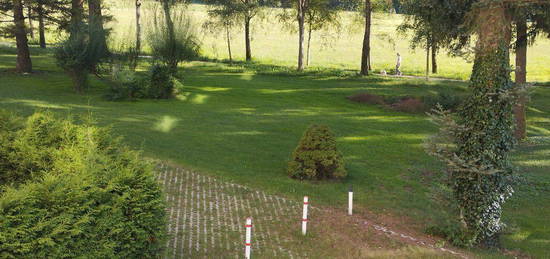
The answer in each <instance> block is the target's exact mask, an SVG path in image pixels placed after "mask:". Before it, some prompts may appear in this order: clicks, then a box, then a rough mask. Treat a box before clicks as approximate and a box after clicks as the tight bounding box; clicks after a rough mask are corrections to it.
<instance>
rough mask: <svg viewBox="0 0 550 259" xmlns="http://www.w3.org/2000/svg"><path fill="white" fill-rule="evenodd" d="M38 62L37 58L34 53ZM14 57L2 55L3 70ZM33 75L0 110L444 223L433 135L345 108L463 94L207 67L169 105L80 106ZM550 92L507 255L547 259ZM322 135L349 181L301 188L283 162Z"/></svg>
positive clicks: (59, 76)
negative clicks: (94, 125) (310, 134)
mask: <svg viewBox="0 0 550 259" xmlns="http://www.w3.org/2000/svg"><path fill="white" fill-rule="evenodd" d="M33 51H35V50H33ZM14 61H15V57H14V55H13V54H12V53H11V52H10V51H4V52H0V70H5V69H9V68H13V67H14V66H15V62H14ZM33 62H34V64H35V68H36V69H37V70H39V72H37V73H35V74H33V75H16V74H13V73H11V72H0V79H1V80H0V108H5V109H9V110H12V111H17V112H19V113H21V114H23V115H28V114H31V113H32V112H33V111H34V110H36V109H50V110H53V111H56V112H57V113H59V114H60V115H66V114H86V115H88V114H91V115H92V116H93V118H95V119H96V120H97V121H98V123H99V124H102V125H111V126H112V127H113V129H114V131H115V132H116V133H118V134H120V135H122V136H124V140H125V142H127V143H128V144H130V145H132V146H133V147H136V148H140V149H142V150H143V151H144V153H145V154H146V155H147V156H150V157H155V158H159V159H163V160H169V161H173V162H176V163H178V164H181V165H183V166H184V167H187V168H191V169H196V170H200V171H202V172H205V173H207V174H210V175H213V176H216V177H219V178H221V179H227V180H232V181H235V182H238V183H242V184H245V185H249V186H253V187H255V188H259V189H262V190H265V191H267V192H269V193H276V194H280V195H284V196H287V197H290V198H293V199H300V198H301V197H302V196H303V195H309V196H310V197H311V202H312V203H313V204H322V205H328V206H334V207H344V206H345V201H346V195H347V193H346V190H347V186H348V185H349V184H353V185H354V187H355V190H356V203H357V207H358V211H361V210H363V209H368V210H371V211H374V212H377V213H392V214H394V215H400V216H406V217H408V218H410V222H411V224H413V225H414V227H415V228H417V229H419V230H422V229H424V228H425V227H426V226H428V225H431V224H435V223H438V222H441V221H442V220H443V219H444V218H445V216H446V213H445V211H444V210H442V208H441V206H442V205H441V202H440V200H441V195H440V194H439V193H440V190H441V188H440V187H439V185H440V184H439V183H438V181H437V180H438V179H440V178H441V176H440V175H439V173H437V172H438V170H439V169H440V167H441V165H440V164H438V163H437V162H435V160H434V159H432V158H431V157H429V156H427V155H426V154H425V153H424V151H423V148H422V142H423V140H424V139H425V138H426V137H427V136H428V135H430V134H432V133H434V132H435V131H436V128H435V126H433V125H432V124H431V123H430V122H429V121H428V119H427V117H426V116H425V115H421V114H419V115H414V114H406V113H400V112H394V111H389V110H387V109H384V108H381V107H376V106H371V105H365V104H357V103H351V102H349V101H348V100H347V99H346V98H345V97H346V96H349V95H351V94H354V93H358V92H370V93H376V94H381V95H392V96H396V95H415V96H421V95H427V94H436V93H438V92H450V93H455V94H464V93H465V92H466V90H465V89H466V85H465V84H463V83H449V82H429V83H426V82H425V81H421V80H405V79H403V80H399V79H385V78H381V77H369V78H341V77H329V76H276V75H260V74H257V73H254V72H253V71H247V70H243V69H240V68H238V69H234V68H228V67H226V66H225V65H221V64H215V63H201V62H196V63H192V64H188V65H186V67H185V69H184V72H183V73H184V75H185V83H184V84H185V85H186V87H187V89H188V92H186V94H185V95H184V96H182V97H180V98H179V99H177V100H164V101H151V100H147V101H138V102H108V101H105V100H104V99H103V97H102V95H103V94H104V93H105V89H106V86H105V85H104V84H103V83H101V82H99V81H96V80H93V81H92V83H93V88H92V89H91V90H90V91H89V92H88V93H87V94H85V95H77V94H74V93H73V92H72V91H71V86H70V81H69V80H68V78H67V77H66V76H65V75H64V74H63V73H61V72H60V71H59V70H58V69H57V68H55V65H54V61H53V59H52V58H51V57H50V56H48V55H46V54H44V53H39V52H35V53H34V55H33ZM549 99H550V88H548V87H546V88H540V89H538V90H536V92H535V93H534V95H533V101H532V103H531V106H530V107H529V135H530V136H531V139H530V141H529V143H527V144H524V145H523V147H522V148H521V150H520V151H519V152H518V154H517V155H516V156H515V158H516V160H517V165H518V166H521V170H520V172H521V174H522V175H523V176H524V182H525V183H524V184H523V185H522V186H521V187H520V188H518V190H517V192H516V195H515V196H514V198H513V199H512V200H511V201H510V202H509V203H508V204H507V205H506V210H505V220H506V221H507V222H509V223H510V226H511V227H512V228H511V230H512V231H511V233H510V234H507V235H506V236H505V237H504V241H505V245H506V248H509V249H520V250H521V251H524V252H525V253H528V254H530V255H532V256H535V257H539V258H543V257H545V256H547V255H548V254H550V221H549V220H548V219H549V218H548V215H550V206H549V205H548V204H550V203H549V202H550V175H549V174H548V172H549V169H550V157H549V156H550V114H549V113H550V102H548V100H549ZM314 123H319V124H326V125H329V126H330V127H331V128H332V129H333V131H334V132H335V133H336V135H337V137H338V145H339V148H340V149H341V151H342V152H343V154H344V156H345V160H346V168H347V169H348V172H349V177H348V178H347V179H346V180H345V181H344V182H331V183H308V182H299V181H295V180H291V179H289V178H288V177H287V176H286V174H285V168H286V163H287V161H288V159H289V157H290V154H291V152H292V151H293V149H294V148H295V147H296V144H297V142H298V140H299V138H300V137H301V135H302V133H303V131H304V130H305V129H306V128H307V127H308V125H310V124H314Z"/></svg>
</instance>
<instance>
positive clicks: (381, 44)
mask: <svg viewBox="0 0 550 259" xmlns="http://www.w3.org/2000/svg"><path fill="white" fill-rule="evenodd" d="M104 2H105V5H106V6H107V7H109V9H110V10H109V11H106V13H108V14H110V15H112V16H113V18H114V20H113V22H112V23H111V24H109V26H108V27H109V28H111V29H112V33H111V39H112V42H111V46H112V47H117V46H120V44H123V43H125V44H133V39H134V38H135V36H134V34H135V33H134V31H135V20H134V19H135V10H134V9H133V6H134V2H135V1H132V0H106V1H104ZM143 2H144V3H143V8H142V23H143V25H144V26H143V30H144V45H145V51H147V50H148V48H147V44H146V40H145V38H146V35H147V33H146V31H147V24H149V23H151V20H152V18H151V17H152V16H153V14H152V11H151V10H154V9H155V8H154V7H153V5H154V4H155V3H158V2H154V1H152V0H144V1H143ZM156 9H157V11H158V10H159V8H158V7H157V8H156ZM207 10H208V7H207V6H205V5H200V4H191V5H189V7H188V13H189V14H190V16H191V17H192V19H193V21H194V24H195V27H196V32H197V35H198V36H199V38H200V40H201V42H202V54H203V55H204V56H206V57H208V58H212V59H226V58H228V54H227V46H226V41H225V34H223V33H221V32H218V33H210V32H209V31H208V30H205V29H203V28H202V24H203V23H204V22H205V21H207V19H208V15H207ZM280 12H282V10H281V9H278V8H267V9H265V10H264V13H263V15H262V16H259V17H256V18H254V19H253V20H252V54H253V58H254V60H256V61H258V62H261V63H263V64H273V65H283V66H294V67H295V66H296V65H297V56H298V36H297V34H296V33H295V31H296V29H294V32H291V31H290V30H289V29H288V28H287V27H284V26H283V25H281V24H280V22H279V18H278V17H277V15H278V14H279V13H280ZM261 17H264V18H263V19H262V18H261ZM340 17H341V20H342V26H341V30H340V31H339V32H337V31H336V30H335V29H330V30H328V31H319V32H314V33H313V35H312V43H311V69H319V68H332V69H344V70H358V69H359V67H360V59H361V49H362V40H363V22H362V21H361V19H360V16H359V14H358V13H355V12H341V14H340ZM403 19H404V16H402V15H396V14H393V15H391V14H386V13H375V14H374V16H373V25H372V37H371V46H372V53H371V55H372V65H373V68H374V70H375V71H380V70H382V69H385V70H387V71H389V70H390V69H393V68H395V62H396V53H397V52H399V53H400V54H401V55H402V57H403V67H402V70H403V72H404V73H405V74H407V75H420V76H423V75H424V73H425V72H424V71H425V67H426V65H425V60H426V58H425V51H424V50H421V49H418V50H412V49H410V47H409V46H410V44H409V43H410V42H409V40H410V37H409V36H408V35H401V34H398V33H396V32H395V29H396V27H397V26H398V25H399V24H401V22H402V21H403ZM241 27H242V26H241ZM58 33H59V31H58V30H56V29H54V28H52V30H50V31H49V32H48V34H47V38H48V40H49V41H56V40H57V39H60V38H62V37H60V35H58ZM0 41H2V39H1V38H0ZM232 49H233V55H234V58H236V59H238V60H243V59H244V34H243V29H242V28H240V27H236V28H235V29H234V30H233V31H232ZM549 49H550V40H548V39H546V38H544V37H543V36H540V38H539V39H538V40H537V41H536V43H535V44H534V45H533V46H530V47H529V49H528V80H529V81H537V82H550V66H548V64H549V63H550V55H549V54H550V53H549ZM438 60H439V61H438V63H439V73H438V74H437V75H433V76H438V77H446V78H454V79H464V80H466V79H469V75H470V72H471V70H472V63H471V62H468V61H466V60H465V59H463V58H460V57H450V56H448V55H447V54H446V53H445V52H442V53H439V55H438ZM511 60H512V64H513V63H514V62H513V61H514V56H513V55H512V57H511Z"/></svg>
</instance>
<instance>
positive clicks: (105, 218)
mask: <svg viewBox="0 0 550 259" xmlns="http://www.w3.org/2000/svg"><path fill="white" fill-rule="evenodd" d="M0 116H1V117H2V119H3V120H2V122H3V123H2V124H1V125H2V126H1V127H2V128H1V129H0V131H1V132H2V134H1V135H0V136H2V137H1V138H0V141H1V142H0V151H2V153H1V155H0V168H1V172H2V173H1V174H0V177H2V183H3V184H4V186H3V188H4V191H3V192H2V193H0V257H2V258H45V257H54V258H75V257H99V258H138V257H146V258H153V257H156V256H157V255H158V253H159V252H160V251H161V249H162V247H163V244H164V242H163V239H164V236H165V222H166V221H165V220H166V217H165V204H164V199H163V196H162V192H161V189H160V187H159V185H158V183H157V182H156V180H155V177H154V175H153V171H152V168H151V166H150V165H149V164H147V163H145V162H143V160H142V158H140V156H139V153H137V152H134V151H131V150H129V149H127V148H126V147H125V146H123V145H121V144H120V143H119V141H118V140H117V139H116V138H112V137H111V136H110V133H109V130H107V129H105V128H99V127H95V126H91V125H76V124H74V123H73V122H72V121H70V120H58V119H56V118H54V117H53V115H51V114H50V113H36V114H34V115H32V116H31V117H29V118H28V119H27V120H26V121H25V122H21V121H20V120H19V119H18V118H17V117H14V116H12V115H9V114H7V113H5V112H0ZM4 119H6V120H4ZM7 129H10V131H8V133H7V134H6V130H7ZM13 129H15V130H13ZM6 149H9V151H10V152H9V153H5V152H4V151H5V150H6Z"/></svg>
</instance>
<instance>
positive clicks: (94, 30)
mask: <svg viewBox="0 0 550 259" xmlns="http://www.w3.org/2000/svg"><path fill="white" fill-rule="evenodd" d="M101 1H102V0H88V15H89V19H90V25H89V26H90V37H91V38H92V40H93V41H94V43H95V44H99V45H100V46H99V48H100V49H101V51H105V52H106V51H107V39H106V37H105V30H104V29H103V14H102V12H101V8H102V7H101ZM102 54H104V53H102Z"/></svg>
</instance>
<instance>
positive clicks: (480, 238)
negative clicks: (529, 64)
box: [451, 0, 514, 246]
mask: <svg viewBox="0 0 550 259" xmlns="http://www.w3.org/2000/svg"><path fill="white" fill-rule="evenodd" d="M477 11H478V15H477V29H478V31H477V34H478V37H479V38H478V41H477V46H476V57H475V62H474V67H473V71H472V76H471V83H470V88H471V92H472V94H471V96H470V97H469V98H467V99H466V101H465V103H464V104H463V107H462V109H461V110H460V111H459V112H458V117H459V119H458V121H457V122H458V124H459V125H461V126H462V129H463V130H461V131H458V133H457V136H456V143H455V144H456V145H457V151H456V153H455V155H456V157H457V158H456V160H455V161H458V162H459V164H458V165H455V166H454V167H453V168H452V170H451V172H452V179H453V186H452V187H453V190H454V194H455V196H456V198H457V200H458V204H459V206H460V209H461V214H462V216H463V220H464V222H465V223H466V226H467V228H468V232H469V234H470V235H471V241H473V242H474V243H478V244H482V245H486V246H496V245H497V244H498V234H499V232H500V231H501V230H502V227H503V223H502V222H501V213H502V205H503V203H504V202H505V200H506V199H507V198H509V197H510V196H511V195H512V192H513V190H512V186H511V178H512V169H511V164H510V159H509V153H510V151H511V150H512V148H513V146H514V136H513V126H514V119H513V111H512V108H513V99H512V98H511V97H510V96H512V94H511V91H512V90H513V89H512V88H513V84H512V82H511V80H510V66H509V52H508V51H509V50H508V45H509V43H510V37H511V29H510V17H509V16H508V14H507V13H506V9H505V7H504V4H503V3H502V2H500V1H493V0H487V1H482V2H481V4H480V6H479V7H478V10H477Z"/></svg>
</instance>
